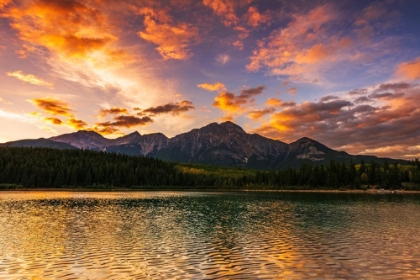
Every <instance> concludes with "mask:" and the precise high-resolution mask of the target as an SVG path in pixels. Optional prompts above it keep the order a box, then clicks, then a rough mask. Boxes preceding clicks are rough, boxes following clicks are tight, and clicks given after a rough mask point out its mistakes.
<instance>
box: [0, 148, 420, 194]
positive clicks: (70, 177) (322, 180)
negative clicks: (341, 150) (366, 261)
mask: <svg viewBox="0 0 420 280" xmlns="http://www.w3.org/2000/svg"><path fill="white" fill-rule="evenodd" d="M19 187H20V188H101V189H107V188H129V189H130V188H133V189H135V188H138V189H158V188H160V189H162V188H165V189H170V188H178V189H183V188H196V189H199V188H225V189H340V188H345V189H362V188H367V187H381V188H386V189H400V188H405V189H420V162H419V160H418V159H415V160H413V161H411V162H409V163H408V164H407V165H400V164H398V165H397V164H388V163H387V162H386V161H385V162H384V163H383V164H378V163H376V162H374V161H372V162H369V163H364V162H361V164H357V165H356V164H355V163H353V162H350V163H347V164H346V163H337V162H335V161H334V160H331V161H330V162H329V164H326V165H311V164H303V165H301V166H300V167H299V168H288V169H283V170H271V171H257V170H249V169H240V168H228V167H225V168H224V167H215V166H204V165H197V164H182V163H175V162H165V161H162V160H159V159H154V158H148V157H136V156H128V155H123V154H113V153H104V152H96V151H89V150H57V149H50V148H0V188H3V189H13V188H19Z"/></svg>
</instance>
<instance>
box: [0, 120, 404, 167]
mask: <svg viewBox="0 0 420 280" xmlns="http://www.w3.org/2000/svg"><path fill="white" fill-rule="evenodd" d="M2 146H3V147H49V148H56V149H89V150H96V151H105V152H113V153H121V154H127V155H134V156H148V157H154V158H159V159H163V160H167V161H179V162H189V163H200V164H210V165H223V166H233V167H245V168H255V169H280V168H287V167H298V166H300V165H301V164H303V163H312V164H325V163H328V162H329V161H330V160H335V161H337V162H349V161H350V160H353V161H354V162H355V163H358V162H361V161H362V160H364V161H365V162H369V161H371V160H375V161H378V162H381V161H384V160H385V159H382V158H378V157H375V156H360V155H357V156H356V155H349V154H348V153H346V152H340V151H335V150H333V149H330V148H328V147H327V146H325V145H323V144H321V143H319V142H317V141H315V140H312V139H310V138H307V137H304V138H301V139H298V140H297V141H295V142H293V143H290V144H286V143H284V142H281V141H278V140H273V139H269V138H266V137H263V136H261V135H258V134H248V133H246V132H245V131H244V130H243V129H242V128H241V127H240V126H238V125H236V124H234V123H233V122H230V121H228V122H224V123H220V124H218V123H210V124H208V125H206V126H204V127H202V128H199V129H193V130H191V131H189V132H186V133H182V134H179V135H177V136H175V137H173V138H168V137H166V136H165V135H164V134H162V133H153V134H146V135H141V134H140V133H138V132H133V133H131V134H128V135H125V136H123V137H119V138H117V139H107V138H105V137H103V136H102V135H100V134H98V133H96V132H94V131H84V130H81V131H77V132H74V133H68V134H63V135H59V136H55V137H51V138H50V139H44V138H41V139H34V140H20V141H13V142H7V143H4V144H0V147H2ZM386 160H388V161H389V162H390V163H393V162H398V163H403V162H405V161H403V160H394V159H386Z"/></svg>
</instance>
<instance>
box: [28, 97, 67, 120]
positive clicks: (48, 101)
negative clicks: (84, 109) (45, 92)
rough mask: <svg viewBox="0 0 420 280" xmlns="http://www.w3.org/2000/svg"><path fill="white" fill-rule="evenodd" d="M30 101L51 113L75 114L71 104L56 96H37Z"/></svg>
mask: <svg viewBox="0 0 420 280" xmlns="http://www.w3.org/2000/svg"><path fill="white" fill-rule="evenodd" d="M30 102H32V103H33V104H34V105H36V106H37V107H38V108H40V109H41V110H43V111H45V112H46V113H48V114H51V115H62V116H66V117H72V116H73V113H72V109H71V108H70V106H69V104H68V103H66V102H64V101H62V100H59V99H56V98H49V97H47V98H35V99H32V100H30Z"/></svg>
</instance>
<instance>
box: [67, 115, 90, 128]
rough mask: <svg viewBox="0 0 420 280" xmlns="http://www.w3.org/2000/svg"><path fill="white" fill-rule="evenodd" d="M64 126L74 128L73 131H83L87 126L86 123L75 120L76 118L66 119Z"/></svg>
mask: <svg viewBox="0 0 420 280" xmlns="http://www.w3.org/2000/svg"><path fill="white" fill-rule="evenodd" d="M66 124H67V125H68V126H69V127H71V128H74V129H76V130H81V129H85V128H86V126H87V125H88V124H87V123H86V122H84V121H82V120H79V119H77V118H75V117H71V118H68V119H67V120H66Z"/></svg>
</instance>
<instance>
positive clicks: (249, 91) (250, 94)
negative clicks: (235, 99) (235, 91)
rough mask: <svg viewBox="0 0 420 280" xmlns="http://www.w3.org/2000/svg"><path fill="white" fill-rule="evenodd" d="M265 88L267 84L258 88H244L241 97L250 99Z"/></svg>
mask: <svg viewBox="0 0 420 280" xmlns="http://www.w3.org/2000/svg"><path fill="white" fill-rule="evenodd" d="M264 89H265V86H258V87H256V88H250V89H243V90H242V91H241V94H240V95H239V98H243V99H248V98H251V97H253V96H255V95H259V94H261V93H262V92H263V90H264Z"/></svg>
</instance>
